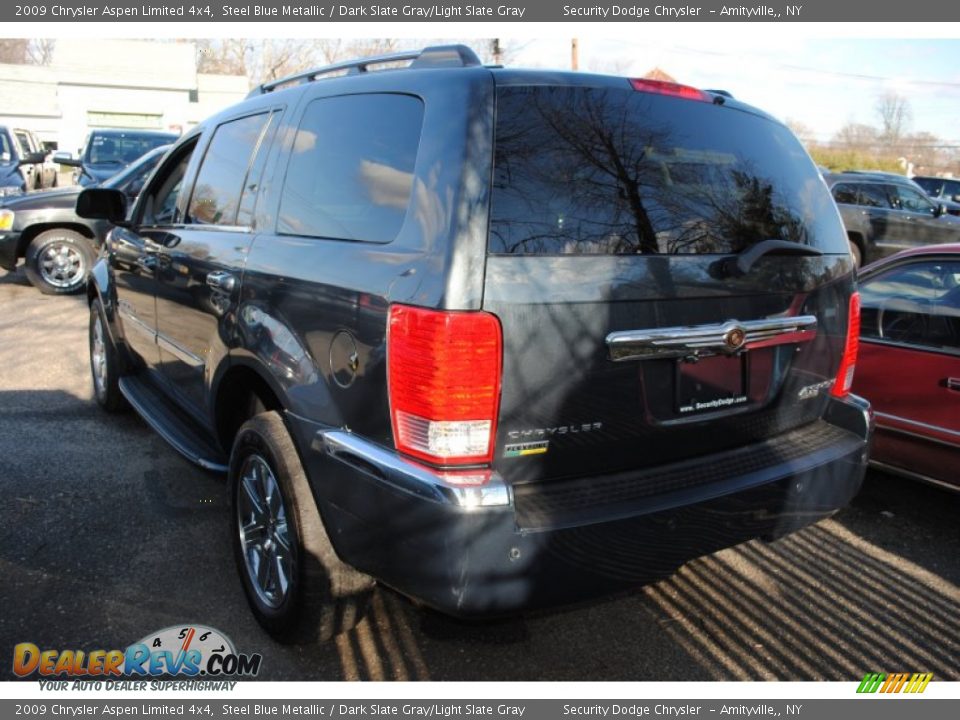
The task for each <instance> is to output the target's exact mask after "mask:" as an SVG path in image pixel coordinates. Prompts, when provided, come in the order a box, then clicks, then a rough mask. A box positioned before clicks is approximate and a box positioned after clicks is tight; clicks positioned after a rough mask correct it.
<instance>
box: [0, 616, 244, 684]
mask: <svg viewBox="0 0 960 720" xmlns="http://www.w3.org/2000/svg"><path fill="white" fill-rule="evenodd" d="M262 661H263V656H261V655H260V654H259V653H253V654H244V653H238V652H237V650H236V648H235V647H234V644H233V642H232V641H231V640H230V638H228V637H227V636H226V635H224V634H223V633H222V632H220V631H219V630H216V629H214V628H211V627H206V626H204V625H175V626H171V627H168V628H164V629H163V630H160V631H158V632H155V633H151V634H149V635H147V636H146V637H144V638H143V639H141V640H139V641H138V642H135V643H133V644H132V645H129V646H128V647H127V648H126V649H124V650H101V649H97V650H89V651H84V650H73V649H69V650H57V649H43V650H42V649H40V648H39V647H38V646H37V645H36V644H34V643H30V642H23V643H19V644H18V645H16V646H15V647H14V649H13V672H14V673H15V674H16V675H17V676H18V677H21V678H27V677H31V676H33V675H38V676H39V677H40V678H41V679H53V678H57V679H72V680H76V679H90V680H98V679H103V680H108V681H109V680H113V679H117V678H121V679H126V678H134V679H135V678H156V677H170V676H178V677H186V678H191V679H197V678H199V677H204V678H219V677H223V676H227V677H229V676H244V677H254V676H256V675H257V673H258V672H260V663H261V662H262Z"/></svg>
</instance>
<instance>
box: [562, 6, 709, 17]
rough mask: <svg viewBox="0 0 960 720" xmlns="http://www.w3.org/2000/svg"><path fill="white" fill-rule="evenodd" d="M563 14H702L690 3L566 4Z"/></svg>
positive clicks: (661, 15) (572, 15)
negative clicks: (679, 5) (651, 5)
mask: <svg viewBox="0 0 960 720" xmlns="http://www.w3.org/2000/svg"><path fill="white" fill-rule="evenodd" d="M563 14H564V15H565V16H567V17H601V18H606V17H620V18H637V19H640V18H645V17H650V16H651V15H655V16H657V17H697V16H698V15H700V8H698V7H692V6H690V5H684V6H681V7H667V6H666V5H656V6H654V7H652V8H651V7H641V6H639V5H607V6H603V5H590V6H587V7H580V6H578V5H564V6H563Z"/></svg>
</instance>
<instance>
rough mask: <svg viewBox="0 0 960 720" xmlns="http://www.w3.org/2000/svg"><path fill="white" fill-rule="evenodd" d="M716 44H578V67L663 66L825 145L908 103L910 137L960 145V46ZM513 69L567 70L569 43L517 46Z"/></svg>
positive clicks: (783, 41)
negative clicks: (880, 99) (880, 105)
mask: <svg viewBox="0 0 960 720" xmlns="http://www.w3.org/2000/svg"><path fill="white" fill-rule="evenodd" d="M717 30H718V31H717V33H716V38H715V39H713V40H711V38H709V37H704V36H703V34H700V35H699V37H693V38H690V40H689V41H684V40H681V39H666V40H653V39H649V38H643V39H638V40H624V39H623V38H607V39H604V38H600V37H595V36H594V37H586V38H581V39H580V60H581V69H584V70H590V69H594V70H598V71H602V72H610V71H616V72H618V73H623V74H628V75H629V74H639V75H642V74H643V73H645V72H647V71H648V70H650V69H652V68H653V67H660V68H662V69H663V70H665V71H666V72H668V73H670V74H671V75H673V76H674V77H675V78H676V79H677V80H678V82H683V83H686V84H689V85H694V86H698V87H703V88H720V89H724V90H729V91H730V92H731V93H733V95H735V96H736V97H737V98H739V99H741V100H744V101H745V102H748V103H750V104H752V105H756V106H758V107H760V108H761V109H763V110H766V111H767V112H769V113H770V114H772V115H775V116H777V117H779V118H781V119H784V120H786V119H788V118H789V119H794V120H799V121H801V122H803V123H804V124H806V125H808V126H809V127H810V128H812V129H813V130H814V132H815V133H816V135H817V139H819V140H829V139H830V137H831V136H832V135H833V133H834V132H836V131H837V129H839V128H840V127H841V126H843V125H844V124H846V123H848V122H859V123H866V124H870V125H875V126H876V125H879V119H878V117H877V113H876V109H875V105H876V100H877V96H879V95H880V94H882V93H883V92H885V91H887V90H893V91H895V92H897V93H899V94H901V95H903V96H904V97H906V98H908V100H909V101H910V106H911V109H912V112H913V119H912V123H911V128H910V129H911V131H912V132H917V131H921V130H926V131H928V132H932V133H934V134H935V135H938V136H939V137H941V138H942V139H944V140H947V141H948V142H950V143H951V144H955V145H960V40H933V39H914V40H867V39H803V38H788V37H784V36H783V35H782V34H779V33H778V34H777V35H776V36H774V37H769V38H768V39H766V40H764V35H763V33H761V32H757V33H756V36H755V37H751V38H750V40H749V41H745V40H744V38H743V37H742V36H740V37H739V38H736V39H735V40H733V41H732V39H731V38H730V37H729V35H728V34H727V33H726V32H724V31H723V28H722V27H718V28H717ZM511 42H512V43H513V44H514V45H515V46H517V47H519V51H518V52H517V53H516V55H515V61H514V64H517V65H530V64H535V65H541V66H544V65H545V66H553V67H564V66H567V67H568V66H569V62H570V40H569V39H559V38H558V39H555V40H532V41H531V40H526V39H517V40H512V41H511Z"/></svg>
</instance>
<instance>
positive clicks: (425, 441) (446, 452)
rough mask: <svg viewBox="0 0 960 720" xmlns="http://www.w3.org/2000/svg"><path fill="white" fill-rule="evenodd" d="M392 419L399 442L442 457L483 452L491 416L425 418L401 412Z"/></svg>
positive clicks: (488, 442)
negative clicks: (470, 418) (484, 417)
mask: <svg viewBox="0 0 960 720" xmlns="http://www.w3.org/2000/svg"><path fill="white" fill-rule="evenodd" d="M396 423H397V440H398V443H399V444H400V445H402V446H405V447H407V448H408V449H415V450H419V451H420V452H422V453H424V454H427V455H430V456H432V457H434V458H438V459H443V460H451V459H455V458H461V457H474V456H478V455H486V454H487V451H488V450H489V445H490V435H491V433H490V430H491V428H492V427H493V422H492V421H491V420H458V421H451V420H427V419H426V418H422V417H417V416H416V415H410V414H409V413H405V412H398V413H397V414H396Z"/></svg>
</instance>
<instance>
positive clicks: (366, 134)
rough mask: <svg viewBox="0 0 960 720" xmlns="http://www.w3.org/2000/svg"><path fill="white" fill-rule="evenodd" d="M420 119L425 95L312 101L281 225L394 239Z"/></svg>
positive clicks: (291, 231)
mask: <svg viewBox="0 0 960 720" xmlns="http://www.w3.org/2000/svg"><path fill="white" fill-rule="evenodd" d="M422 125H423V102H422V101H421V100H420V99H419V98H416V97H413V96H410V95H399V94H397V95H394V94H386V93H384V94H369V95H344V96H340V97H332V98H321V99H317V100H314V101H313V102H311V103H310V104H309V105H308V106H307V109H306V110H305V111H304V115H303V119H302V120H301V122H300V127H299V128H298V130H297V134H296V137H295V139H294V144H293V153H292V155H291V157H290V163H289V166H288V168H287V174H286V178H285V179H284V184H283V193H282V197H281V201H280V215H279V221H278V228H277V229H278V232H280V233H281V234H288V235H307V236H312V237H320V238H333V239H341V240H358V241H366V242H379V243H386V242H390V241H392V240H393V239H394V238H395V237H396V236H397V234H398V233H399V232H400V228H401V227H402V226H403V223H404V220H405V218H406V215H407V206H408V205H409V204H410V196H411V194H412V191H413V181H414V167H415V165H416V160H417V152H418V150H419V147H420V133H421V128H422Z"/></svg>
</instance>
